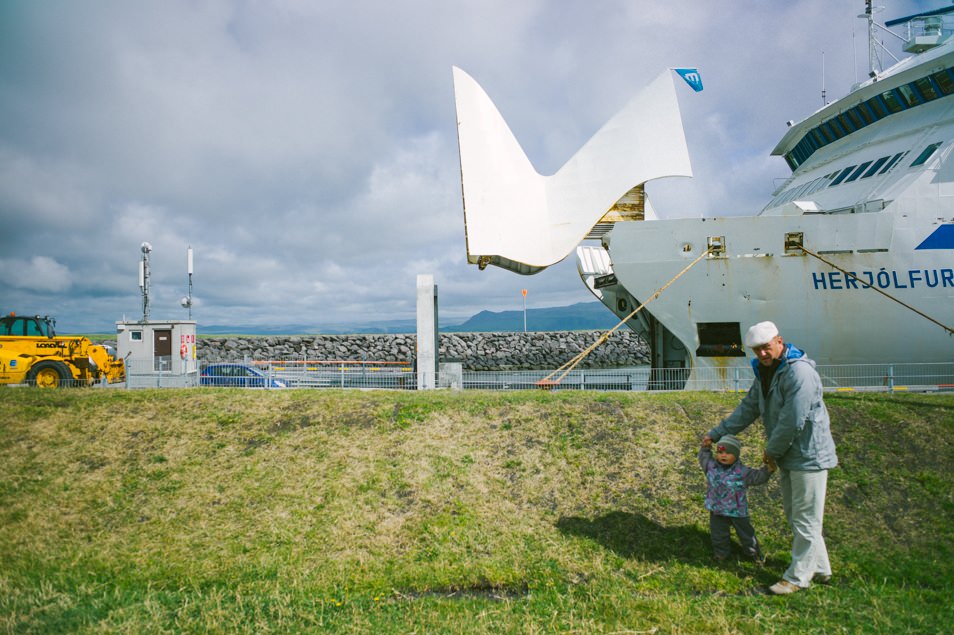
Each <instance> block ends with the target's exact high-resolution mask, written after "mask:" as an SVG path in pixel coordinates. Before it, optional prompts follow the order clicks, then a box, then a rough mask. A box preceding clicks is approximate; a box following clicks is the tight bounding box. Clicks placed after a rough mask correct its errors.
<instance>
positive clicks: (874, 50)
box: [858, 0, 881, 79]
mask: <svg viewBox="0 0 954 635" xmlns="http://www.w3.org/2000/svg"><path fill="white" fill-rule="evenodd" d="M858 17H859V18H864V19H865V20H866V21H867V22H868V77H871V78H872V79H873V78H875V77H877V76H878V73H879V72H880V71H881V60H879V59H878V44H877V41H876V40H875V21H874V13H873V11H872V8H871V0H865V12H864V15H859V16H858Z"/></svg>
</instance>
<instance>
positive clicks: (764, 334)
mask: <svg viewBox="0 0 954 635" xmlns="http://www.w3.org/2000/svg"><path fill="white" fill-rule="evenodd" d="M776 335H778V327H776V326H775V324H774V323H772V322H759V323H758V324H756V325H755V326H753V327H751V328H750V329H749V330H748V331H746V332H745V340H744V342H745V345H746V346H747V347H748V348H752V347H753V346H762V345H763V344H768V343H769V342H771V341H772V338H774V337H775V336H776Z"/></svg>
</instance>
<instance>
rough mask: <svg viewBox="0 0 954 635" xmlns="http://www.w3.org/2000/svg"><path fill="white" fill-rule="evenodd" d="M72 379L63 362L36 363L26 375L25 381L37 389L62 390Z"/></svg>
mask: <svg viewBox="0 0 954 635" xmlns="http://www.w3.org/2000/svg"><path fill="white" fill-rule="evenodd" d="M72 378H73V375H72V374H71V373H70V369H69V367H67V365H66V364H64V363H63V362H53V361H44V362H38V363H36V364H34V365H33V368H31V369H30V372H28V373H27V381H29V382H30V383H32V384H33V385H34V386H36V387H37V388H62V387H64V386H67V385H68V382H69V380H70V379H72Z"/></svg>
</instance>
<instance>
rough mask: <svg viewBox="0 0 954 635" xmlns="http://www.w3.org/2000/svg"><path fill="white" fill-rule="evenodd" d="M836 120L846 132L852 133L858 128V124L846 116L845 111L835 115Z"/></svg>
mask: <svg viewBox="0 0 954 635" xmlns="http://www.w3.org/2000/svg"><path fill="white" fill-rule="evenodd" d="M835 121H837V122H838V125H839V126H841V127H842V129H843V130H844V131H845V133H846V134H851V133H852V132H854V131H855V130H857V129H858V126H856V125H854V124H852V122H851V121H849V120H848V117H846V116H845V113H841V114H840V115H838V116H837V117H835Z"/></svg>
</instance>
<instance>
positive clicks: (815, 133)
mask: <svg viewBox="0 0 954 635" xmlns="http://www.w3.org/2000/svg"><path fill="white" fill-rule="evenodd" d="M811 136H812V138H813V139H814V140H815V143H817V144H818V147H819V148H820V147H822V146H824V145H826V144H827V143H828V141H826V140H825V137H823V136H822V133H821V132H819V131H818V128H812V131H811Z"/></svg>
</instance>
